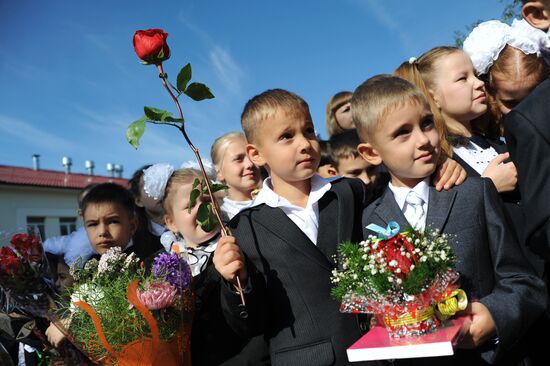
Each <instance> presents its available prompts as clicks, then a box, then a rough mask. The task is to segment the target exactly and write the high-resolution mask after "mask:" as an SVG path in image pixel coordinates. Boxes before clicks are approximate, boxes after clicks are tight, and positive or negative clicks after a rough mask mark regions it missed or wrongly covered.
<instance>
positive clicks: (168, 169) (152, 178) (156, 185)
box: [143, 163, 174, 201]
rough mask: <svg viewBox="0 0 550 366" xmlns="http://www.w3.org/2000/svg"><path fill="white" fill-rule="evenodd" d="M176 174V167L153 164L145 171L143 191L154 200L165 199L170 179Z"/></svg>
mask: <svg viewBox="0 0 550 366" xmlns="http://www.w3.org/2000/svg"><path fill="white" fill-rule="evenodd" d="M172 173H174V167H173V166H172V165H170V164H167V163H158V164H153V165H151V166H150V167H149V168H147V169H145V170H144V171H143V190H144V191H145V193H147V195H148V196H149V197H151V198H153V199H154V200H157V201H158V200H160V199H162V197H164V190H165V189H166V184H167V183H168V179H170V177H171V176H172Z"/></svg>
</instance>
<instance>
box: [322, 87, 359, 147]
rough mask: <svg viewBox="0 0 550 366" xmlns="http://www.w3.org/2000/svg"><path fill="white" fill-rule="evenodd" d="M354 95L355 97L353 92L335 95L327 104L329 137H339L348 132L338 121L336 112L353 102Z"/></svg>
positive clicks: (326, 114)
mask: <svg viewBox="0 0 550 366" xmlns="http://www.w3.org/2000/svg"><path fill="white" fill-rule="evenodd" d="M352 95H353V93H352V92H349V91H341V92H338V93H336V94H334V95H333V96H332V97H330V99H329V101H328V103H327V109H326V112H325V120H326V126H327V132H328V135H329V136H333V135H337V134H339V133H342V132H344V131H346V130H344V129H343V128H342V126H340V124H339V123H338V121H337V120H336V111H337V110H338V109H339V108H340V107H341V106H343V105H344V104H346V103H348V102H349V101H351V96H352Z"/></svg>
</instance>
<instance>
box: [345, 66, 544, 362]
mask: <svg viewBox="0 0 550 366" xmlns="http://www.w3.org/2000/svg"><path fill="white" fill-rule="evenodd" d="M352 113H353V119H354V122H355V124H356V127H357V129H358V133H359V136H360V138H361V140H362V141H363V143H361V144H360V145H359V147H358V150H359V153H360V154H361V156H362V157H363V158H364V159H365V160H367V161H368V162H370V163H371V164H375V165H376V164H380V163H382V162H383V163H384V165H385V166H386V167H387V168H388V171H389V173H390V175H391V182H390V183H389V186H388V187H387V189H386V191H385V192H384V193H383V195H382V197H381V198H379V199H377V200H376V201H374V202H373V203H372V204H371V205H369V206H368V207H367V208H366V209H365V211H364V212H363V227H365V226H366V225H368V224H371V223H374V224H377V225H380V226H384V227H385V226H386V225H387V224H388V222H389V221H392V220H394V221H397V222H398V223H399V224H400V226H401V227H407V226H409V225H410V226H413V227H416V228H417V229H423V228H425V227H430V228H432V229H437V230H440V231H441V232H443V233H447V234H451V237H452V238H454V242H453V249H454V251H455V253H456V258H457V260H456V263H455V268H456V270H457V271H458V272H459V273H460V275H461V278H460V283H461V287H462V288H463V289H464V290H465V291H466V293H467V294H468V295H469V298H470V299H471V303H470V305H471V309H470V313H471V319H472V323H471V325H470V327H469V330H468V332H467V333H466V335H465V337H464V339H463V340H462V342H461V344H460V346H461V347H462V348H467V349H469V351H462V350H461V351H460V352H457V353H456V354H455V356H453V358H452V359H451V360H445V361H443V360H441V359H433V360H429V359H422V360H416V361H412V362H413V363H415V362H418V363H419V364H423V365H424V364H427V363H428V362H430V361H432V362H434V363H435V364H442V363H443V362H445V363H448V362H449V361H450V362H451V363H453V364H454V363H461V364H468V365H475V364H480V365H483V364H485V362H489V363H499V362H501V361H502V356H503V354H504V351H505V350H506V351H509V350H510V348H511V347H512V346H514V345H515V344H516V342H517V341H518V340H519V339H520V338H521V337H522V336H523V335H524V334H525V332H526V331H527V330H528V329H529V327H530V326H531V325H532V324H533V322H534V321H535V320H536V319H537V318H538V317H539V316H540V315H541V313H542V312H543V311H544V307H545V304H546V297H545V287H544V284H543V282H542V281H541V280H540V279H539V278H538V277H537V276H536V275H535V273H534V271H533V269H532V267H531V266H530V265H529V264H527V261H526V259H525V257H524V256H523V254H522V251H521V250H520V248H519V245H518V243H517V241H516V240H515V237H514V236H512V235H510V232H509V229H508V226H507V224H506V223H505V220H504V211H503V207H502V202H501V200H500V198H499V196H498V193H497V191H496V189H495V187H494V185H493V184H492V182H491V181H490V180H488V179H482V178H476V177H470V178H469V179H468V180H467V181H466V182H465V183H464V184H462V185H460V186H456V187H453V188H451V189H450V190H448V191H443V192H438V191H436V190H435V189H434V188H433V187H432V186H431V185H430V182H429V179H428V178H429V176H430V175H431V174H432V173H433V172H434V170H435V168H436V162H437V161H438V159H439V154H440V146H439V134H438V132H437V131H436V129H435V125H434V122H433V116H432V113H431V111H430V107H429V104H428V102H427V100H426V98H425V96H424V95H423V93H422V92H421V91H420V90H419V89H418V88H417V87H415V86H414V85H413V84H411V83H409V82H408V81H406V80H404V79H401V78H399V77H397V76H391V75H379V76H375V77H373V78H371V79H369V80H367V81H366V82H364V83H363V84H362V85H361V86H359V87H358V88H357V89H356V90H355V92H354V94H353V98H352ZM368 234H372V233H371V232H368V231H367V230H366V229H365V233H364V235H365V236H367V235H368ZM516 352H517V350H516ZM480 356H481V357H480ZM506 361H509V360H506ZM404 363H406V362H404Z"/></svg>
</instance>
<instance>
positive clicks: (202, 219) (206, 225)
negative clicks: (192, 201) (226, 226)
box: [197, 202, 217, 232]
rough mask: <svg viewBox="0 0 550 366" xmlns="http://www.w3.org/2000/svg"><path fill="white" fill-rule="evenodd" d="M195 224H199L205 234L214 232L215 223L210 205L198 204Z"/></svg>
mask: <svg viewBox="0 0 550 366" xmlns="http://www.w3.org/2000/svg"><path fill="white" fill-rule="evenodd" d="M197 224H199V225H200V226H201V228H202V229H203V230H204V231H206V232H210V231H212V230H214V228H215V227H216V224H217V222H216V218H215V217H214V213H213V212H212V205H211V204H209V203H205V202H203V203H201V204H200V206H199V209H198V210H197Z"/></svg>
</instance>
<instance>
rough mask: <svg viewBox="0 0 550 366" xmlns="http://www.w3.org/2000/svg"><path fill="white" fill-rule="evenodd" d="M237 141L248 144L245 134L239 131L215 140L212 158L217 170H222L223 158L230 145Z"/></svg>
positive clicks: (211, 151)
mask: <svg viewBox="0 0 550 366" xmlns="http://www.w3.org/2000/svg"><path fill="white" fill-rule="evenodd" d="M237 140H242V141H245V142H246V137H245V136H244V133H242V132H237V131H234V132H228V133H226V134H223V135H221V136H220V137H218V138H217V139H216V140H214V143H213V144H212V148H211V149H210V158H211V159H212V162H213V163H214V165H215V166H216V168H218V169H221V168H222V163H223V157H224V156H225V152H226V151H227V148H228V147H229V145H231V144H232V143H233V142H235V141H237Z"/></svg>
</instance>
